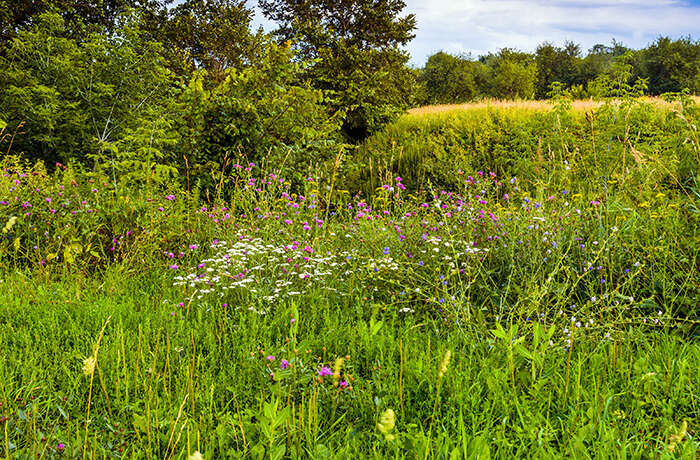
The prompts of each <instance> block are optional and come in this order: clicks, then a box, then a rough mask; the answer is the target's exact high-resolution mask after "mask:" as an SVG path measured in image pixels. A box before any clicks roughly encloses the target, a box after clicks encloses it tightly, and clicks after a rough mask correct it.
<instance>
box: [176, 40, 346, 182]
mask: <svg viewBox="0 0 700 460" xmlns="http://www.w3.org/2000/svg"><path fill="white" fill-rule="evenodd" d="M292 56H293V54H292V51H291V50H290V49H289V48H287V47H285V46H278V45H275V44H273V43H268V44H266V47H265V51H264V53H261V54H260V55H259V56H258V57H257V63H256V65H255V66H251V67H247V68H244V69H242V70H234V69H229V70H227V71H226V72H225V78H224V79H223V80H222V81H221V82H220V83H218V84H216V85H215V86H213V87H212V88H207V87H206V86H205V81H206V74H205V73H203V72H197V73H195V74H194V75H193V76H192V78H191V80H190V82H189V83H188V85H187V87H186V88H185V89H184V91H183V93H182V95H181V99H180V100H181V101H182V110H183V112H182V118H181V121H180V123H178V132H179V133H180V135H181V139H182V141H181V143H180V144H179V146H178V151H179V153H178V156H181V157H184V158H187V161H188V164H189V165H191V166H193V168H194V170H193V172H194V174H195V175H196V176H197V177H200V178H201V177H206V175H208V174H209V172H210V171H212V170H218V171H219V172H222V168H223V171H230V169H231V168H232V166H233V164H235V163H241V162H243V163H246V162H253V163H256V164H260V163H261V162H263V161H266V162H267V163H268V164H269V165H271V167H272V168H275V169H278V170H282V169H285V170H288V174H287V177H289V178H290V179H292V178H293V179H295V180H297V181H298V180H300V179H301V176H302V175H303V174H304V173H306V171H307V170H308V168H309V167H311V166H312V165H317V164H323V162H324V161H327V160H329V159H331V158H333V157H335V155H337V153H338V151H339V149H341V148H342V146H341V145H340V143H339V142H338V141H339V128H340V122H341V120H342V113H338V114H331V113H329V112H328V109H327V108H326V106H325V105H324V104H323V103H324V99H325V96H324V93H323V92H322V91H319V90H316V89H312V88H309V87H308V86H306V85H300V84H297V83H296V81H297V75H298V72H299V67H300V64H298V63H295V62H293V61H292Z"/></svg>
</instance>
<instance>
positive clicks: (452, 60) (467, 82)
mask: <svg viewBox="0 0 700 460" xmlns="http://www.w3.org/2000/svg"><path fill="white" fill-rule="evenodd" d="M479 65H480V64H479V63H476V62H473V61H471V60H468V59H466V58H463V57H458V56H452V55H450V54H447V53H444V52H442V51H441V52H439V53H436V54H433V55H432V56H430V57H429V58H428V61H427V62H426V64H425V67H424V68H423V70H422V72H421V74H420V78H419V81H420V82H421V83H422V84H424V85H425V88H426V92H427V99H428V100H427V102H428V103H429V104H449V103H453V104H454V103H459V102H467V101H470V100H472V99H473V98H474V97H475V96H476V95H477V88H476V81H475V78H474V73H475V72H474V68H475V67H476V66H479Z"/></svg>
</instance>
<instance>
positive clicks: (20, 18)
mask: <svg viewBox="0 0 700 460" xmlns="http://www.w3.org/2000/svg"><path fill="white" fill-rule="evenodd" d="M172 2H173V0H82V1H79V2H77V1H74V0H31V1H29V0H0V46H2V44H3V43H7V42H8V41H9V40H10V39H11V38H12V37H14V36H16V34H17V32H18V31H19V30H21V29H23V28H24V27H26V26H29V25H31V24H32V23H34V22H36V20H37V18H38V17H39V16H40V15H41V14H43V13H46V12H49V11H53V12H55V13H57V14H60V16H61V17H62V18H63V20H64V24H65V26H64V27H65V29H66V30H67V31H69V32H71V33H72V34H73V35H75V34H77V33H83V32H84V28H85V26H88V27H93V28H98V29H107V30H114V27H115V25H116V21H117V18H118V17H119V16H120V15H121V14H123V13H125V12H126V11H128V10H137V11H138V12H139V13H140V14H141V15H142V16H143V17H142V19H143V20H144V21H146V22H148V23H149V30H150V29H152V28H153V27H154V26H158V25H159V24H161V23H162V21H163V20H164V19H165V13H166V12H167V5H168V4H170V3H172Z"/></svg>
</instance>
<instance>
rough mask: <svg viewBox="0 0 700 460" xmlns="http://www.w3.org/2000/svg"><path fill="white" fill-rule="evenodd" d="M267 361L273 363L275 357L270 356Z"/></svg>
mask: <svg viewBox="0 0 700 460" xmlns="http://www.w3.org/2000/svg"><path fill="white" fill-rule="evenodd" d="M265 359H266V360H268V361H270V362H272V361H274V360H275V357H274V356H272V355H269V356H267V357H266V358H265Z"/></svg>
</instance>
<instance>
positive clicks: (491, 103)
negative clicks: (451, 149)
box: [408, 96, 700, 115]
mask: <svg viewBox="0 0 700 460" xmlns="http://www.w3.org/2000/svg"><path fill="white" fill-rule="evenodd" d="M644 99H645V100H647V101H650V102H653V103H656V104H660V105H669V104H668V103H667V102H665V101H664V100H662V99H661V98H658V97H645V98H644ZM693 99H694V100H695V101H696V102H698V103H700V96H693ZM601 104H602V102H600V101H594V100H592V99H584V100H579V101H574V102H573V108H574V109H576V110H580V111H586V110H591V109H594V108H596V107H598V106H599V105H601ZM488 107H498V108H521V109H526V110H532V111H546V110H550V109H551V108H552V103H551V101H548V100H539V101H501V100H498V99H485V100H483V101H480V102H470V103H467V104H443V105H428V106H424V107H416V108H414V109H411V110H409V111H408V113H409V115H428V114H435V113H443V112H451V111H460V110H472V109H484V108H488Z"/></svg>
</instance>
